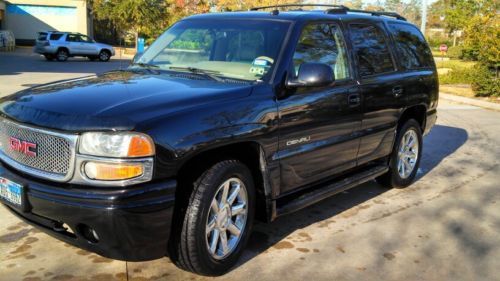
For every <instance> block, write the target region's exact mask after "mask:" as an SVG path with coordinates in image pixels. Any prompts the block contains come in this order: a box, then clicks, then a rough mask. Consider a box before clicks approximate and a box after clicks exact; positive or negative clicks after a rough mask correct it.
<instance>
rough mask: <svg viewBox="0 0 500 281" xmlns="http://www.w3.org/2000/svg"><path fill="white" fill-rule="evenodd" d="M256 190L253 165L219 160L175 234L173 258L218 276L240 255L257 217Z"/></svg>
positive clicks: (191, 268)
mask: <svg viewBox="0 0 500 281" xmlns="http://www.w3.org/2000/svg"><path fill="white" fill-rule="evenodd" d="M254 204H255V190H254V185H253V180H252V176H251V173H250V171H249V170H248V168H247V167H246V166H245V165H244V164H242V163H241V162H239V161H237V160H226V161H222V162H219V163H217V164H215V165H214V166H212V167H211V168H209V169H208V170H207V171H205V172H204V173H203V174H202V175H201V176H200V177H199V178H198V179H197V180H196V181H195V182H194V190H193V192H192V194H191V196H190V199H189V203H188V204H187V208H186V212H185V215H184V219H183V222H182V225H178V229H177V231H175V232H176V233H174V239H171V245H170V258H171V259H172V261H173V262H174V263H175V264H176V265H177V266H179V267H181V268H183V269H185V270H188V271H192V272H195V273H198V274H203V275H210V276H216V275H221V274H224V273H225V272H227V271H228V270H229V269H230V268H231V267H232V266H234V264H235V263H236V262H237V261H238V258H239V257H240V255H241V253H242V252H243V249H244V247H245V244H246V242H247V240H248V237H249V234H250V231H251V227H252V223H253V217H254Z"/></svg>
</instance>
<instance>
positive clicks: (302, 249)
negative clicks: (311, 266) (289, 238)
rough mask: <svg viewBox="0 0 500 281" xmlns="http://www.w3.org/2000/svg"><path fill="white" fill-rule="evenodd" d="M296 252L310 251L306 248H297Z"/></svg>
mask: <svg viewBox="0 0 500 281" xmlns="http://www.w3.org/2000/svg"><path fill="white" fill-rule="evenodd" d="M297 251H299V252H302V253H309V252H310V251H311V250H309V249H307V248H297Z"/></svg>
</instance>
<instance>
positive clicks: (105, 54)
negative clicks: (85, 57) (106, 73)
mask: <svg viewBox="0 0 500 281" xmlns="http://www.w3.org/2000/svg"><path fill="white" fill-rule="evenodd" d="M109 59H111V52H109V51H108V50H102V51H101V52H100V53H99V60H100V61H102V62H107V61H109Z"/></svg>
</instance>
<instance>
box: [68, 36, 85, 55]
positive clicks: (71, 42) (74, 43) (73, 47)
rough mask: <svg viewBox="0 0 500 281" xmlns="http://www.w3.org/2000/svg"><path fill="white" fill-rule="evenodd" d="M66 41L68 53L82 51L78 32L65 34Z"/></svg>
mask: <svg viewBox="0 0 500 281" xmlns="http://www.w3.org/2000/svg"><path fill="white" fill-rule="evenodd" d="M66 43H67V46H68V49H69V53H70V54H72V55H79V54H81V53H82V51H83V50H82V46H81V42H80V36H79V35H78V34H68V35H67V36H66Z"/></svg>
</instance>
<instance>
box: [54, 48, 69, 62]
mask: <svg viewBox="0 0 500 281" xmlns="http://www.w3.org/2000/svg"><path fill="white" fill-rule="evenodd" d="M68 57H69V53H68V51H67V50H65V49H59V50H58V51H57V53H56V59H57V61H67V60H68Z"/></svg>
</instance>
